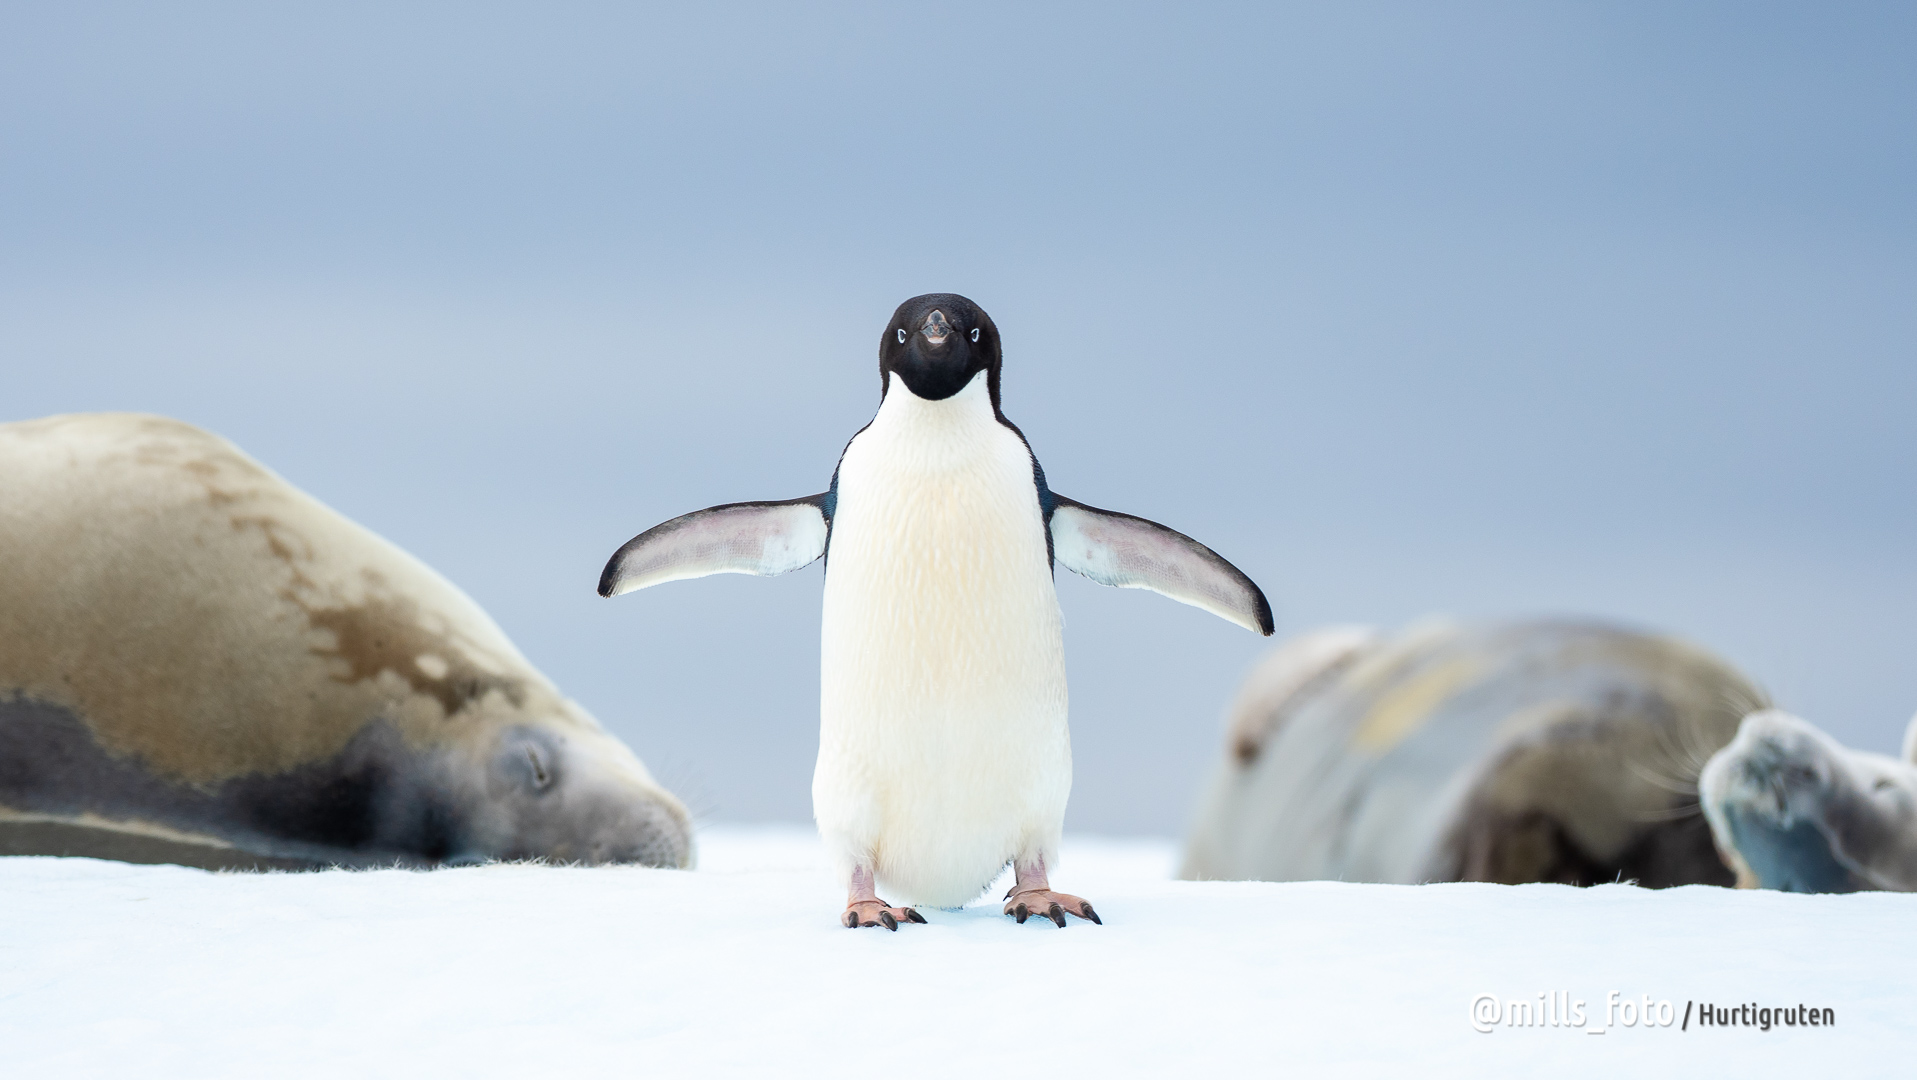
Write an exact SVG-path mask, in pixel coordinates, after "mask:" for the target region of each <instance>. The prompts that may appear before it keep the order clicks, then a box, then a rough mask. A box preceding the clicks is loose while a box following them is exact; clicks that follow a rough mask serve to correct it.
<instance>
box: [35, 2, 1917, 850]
mask: <svg viewBox="0 0 1917 1080" xmlns="http://www.w3.org/2000/svg"><path fill="white" fill-rule="evenodd" d="M264 7H265V6H264V5H254V4H237V3H236V4H231V5H222V6H209V5H192V4H170V5H164V6H162V5H136V4H125V5H111V4H87V5H44V4H26V3H6V4H4V6H0V11H3V12H4V15H3V16H0V419H17V418H24V417H31V416H39V415H44V414H47V413H53V412H66V411H75V410H95V409H132V410H143V411H151V412H160V413H167V414H171V415H174V416H179V417H182V418H184V419H187V420H191V421H193V422H195V423H198V424H201V425H204V426H206V427H209V428H211V429H213V430H215V431H218V432H220V433H222V434H224V435H227V436H228V437H230V438H232V439H234V440H235V441H237V442H238V443H239V444H240V445H241V446H242V447H244V448H245V449H246V450H248V451H249V452H251V453H252V454H254V455H255V456H256V457H258V458H260V459H261V460H263V461H265V462H266V463H267V464H269V465H270V466H272V467H273V468H275V469H277V470H278V471H279V472H281V473H282V474H283V475H285V476H286V477H287V478H289V479H290V480H292V481H293V482H294V483H296V484H299V485H300V486H302V487H304V488H306V489H307V490H309V491H311V492H313V493H314V494H316V495H317V496H319V497H320V498H321V499H323V500H325V501H326V502H328V503H330V504H331V505H333V506H334V507H336V508H338V509H339V510H341V511H343V512H345V513H346V514H348V515H350V516H352V517H354V518H356V519H358V520H359V521H361V522H363V523H365V524H366V525H368V526H370V527H371V528H373V529H375V530H376V531H378V532H380V533H382V534H384V535H386V536H387V537H389V538H391V539H393V540H394V541H396V542H398V543H399V544H401V545H402V546H404V547H406V548H408V549H409V550H411V551H413V552H415V553H416V554H418V555H420V556H421V557H423V558H424V559H425V560H426V561H428V562H429V563H431V564H433V565H434V566H436V567H438V568H439V569H440V570H441V571H443V572H444V573H446V574H447V575H448V576H449V577H451V578H452V579H453V580H454V581H455V582H457V583H458V584H459V585H460V586H462V587H463V588H464V589H465V590H466V591H467V592H469V593H471V594H472V595H473V596H474V597H475V598H477V599H478V600H479V601H480V602H481V603H482V604H484V605H485V606H486V607H487V608H488V609H489V610H490V611H491V612H492V613H493V614H494V616H495V617H496V618H497V619H498V620H499V621H500V623H501V624H502V625H503V626H504V627H505V628H506V630H507V632H508V633H509V634H511V635H512V636H513V637H514V639H515V640H516V641H518V643H519V644H520V646H521V647H522V648H523V649H524V650H525V651H526V653H527V654H528V655H529V656H530V657H531V658H532V659H533V661H534V662H535V663H536V664H538V665H539V666H541V667H542V668H543V669H544V670H545V671H546V672H547V673H548V674H549V675H551V676H552V677H553V678H554V679H555V680H556V681H557V682H558V683H559V684H560V686H561V687H562V688H563V689H565V690H566V691H567V692H568V693H570V694H571V695H573V696H574V697H576V698H578V699H579V700H580V701H582V702H583V703H584V704H585V705H586V706H587V707H588V708H589V709H591V710H592V711H593V712H594V713H595V714H596V715H598V716H599V717H600V718H601V719H602V720H603V721H605V722H606V723H607V724H608V725H609V726H610V727H611V728H613V729H614V730H615V731H617V732H618V733H619V734H620V735H622V736H624V737H625V738H626V739H627V740H628V741H630V742H631V743H632V744H633V745H634V747H635V748H636V749H637V750H638V751H639V752H640V754H641V756H643V757H644V758H645V759H646V760H647V761H648V762H649V763H650V764H651V765H652V766H653V768H654V770H655V771H656V772H657V773H658V774H659V775H660V776H661V778H662V779H663V780H664V781H665V782H666V783H668V784H669V785H671V786H673V787H674V788H675V789H676V790H678V791H680V792H681V793H682V794H683V795H684V796H685V797H686V798H687V799H688V801H689V802H690V803H691V804H692V805H693V806H694V807H695V809H696V810H698V811H699V812H700V813H701V814H702V815H704V817H705V818H706V819H707V820H759V819H773V818H783V819H795V820H803V819H805V818H806V817H808V816H809V813H810V802H809V789H810V781H811V770H812V756H813V753H814V750H815V748H816V738H817V734H816V733H817V694H818V666H817V665H818V657H817V650H818V617H819V597H820V577H819V571H818V569H817V568H816V567H815V568H812V569H810V570H806V571H802V572H800V573H797V574H793V575H790V576H788V577H785V578H779V579H771V580H762V579H752V578H740V577H724V578H710V579H706V580H703V581H695V582H684V583H676V584H671V585H667V586H663V587H660V588H657V589H653V590H648V591H646V592H643V593H639V594H635V595H631V596H626V597H622V598H620V599H618V600H616V601H605V600H601V599H599V598H598V597H597V596H596V595H594V592H593V586H594V584H595V583H596V581H597V578H598V574H599V570H600V567H601V566H602V565H603V563H604V561H605V559H606V557H607V556H608V555H610V554H611V552H612V551H613V550H614V549H615V548H616V547H617V546H618V545H619V544H620V543H622V542H623V541H625V540H626V539H627V538H629V537H630V536H632V535H633V534H634V533H636V532H638V531H640V530H641V529H644V528H646V527H647V526H650V525H652V524H654V523H656V522H658V521H660V520H662V519H664V518H667V517H671V516H673V515H675V514H678V513H682V512H684V511H687V510H692V509H696V508H699V507H702V506H707V505H711V504H714V503H719V502H730V501H737V500H743V499H766V498H784V497H792V496H798V495H804V494H809V493H812V492H815V491H819V490H821V489H823V488H824V487H825V486H826V483H827V480H828V479H829V477H830V475H831V472H832V467H833V464H834V462H835V461H836V459H837V455H838V453H839V450H840V448H841V447H842V446H843V445H844V443H845V441H846V439H847V438H848V437H849V436H850V435H851V434H852V433H853V432H854V431H855V430H857V428H858V427H859V426H860V425H861V424H863V423H864V422H865V421H866V420H867V419H868V418H869V417H870V415H871V413H872V410H873V409H874V407H875V406H876V403H877V396H878V381H877V373H876V363H877V347H878V336H879V332H880V331H881V330H882V329H883V328H884V326H885V321H886V319H887V318H888V317H889V316H890V314H891V311H892V308H893V307H894V306H895V305H896V304H897V303H898V302H899V301H900V300H903V299H905V298H906V297H908V296H912V295H914V294H917V293H922V292H931V291H956V292H962V293H965V294H966V295H968V296H970V297H972V298H973V299H974V300H976V301H978V302H979V303H980V304H981V305H983V306H984V307H985V308H986V310H988V311H989V312H991V314H992V315H993V317H994V318H995V320H996V321H997V323H998V325H999V327H1000V328H1001V331H1002V333H1003V335H1004V339H1005V343H1006V347H1005V354H1006V360H1005V365H1006V366H1005V376H1004V387H1005V409H1006V412H1007V414H1008V415H1009V416H1011V418H1012V419H1014V420H1015V421H1017V422H1018V423H1019V424H1020V425H1021V426H1022V427H1023V428H1024V430H1025V432H1026V434H1027V435H1028V436H1029V437H1030V439H1031V442H1032V445H1033V447H1034V449H1035V450H1036V452H1037V454H1038V455H1039V458H1040V460H1041V461H1042V462H1043V463H1044V465H1045V468H1046V471H1047V474H1048V476H1049V477H1050V478H1051V480H1052V483H1053V486H1054V487H1055V488H1057V489H1058V490H1059V491H1061V492H1063V493H1064V494H1067V495H1070V496H1072V497H1074V498H1077V499H1080V500H1082V501H1086V502H1090V503H1093V504H1096V505H1100V506H1106V507H1111V508H1113V509H1119V510H1124V511H1128V512H1131V513H1136V514H1140V515H1143V516H1146V517H1151V518H1154V519H1157V520H1160V521H1163V522H1165V523H1167V524H1169V525H1171V526H1173V527H1175V528H1178V529H1181V530H1183V531H1185V532H1188V533H1190V534H1192V535H1194V536H1196V537H1197V538H1199V539H1200V540H1202V541H1204V542H1206V543H1208V544H1210V545H1211V546H1213V547H1214V548H1216V549H1217V550H1218V551H1219V552H1221V553H1222V554H1224V555H1225V556H1226V557H1227V558H1229V559H1231V560H1233V561H1234V562H1236V563H1237V564H1238V565H1239V566H1240V567H1242V568H1244V569H1245V570H1246V571H1247V572H1248V573H1250V574H1251V575H1252V577H1253V578H1254V579H1256V580H1257V581H1258V582H1259V583H1260V584H1261V585H1262V586H1263V587H1264V589H1265V591H1266V592H1267V594H1269V595H1270V597H1271V599H1272V602H1273V606H1274V607H1275V609H1276V611H1277V617H1278V622H1279V630H1280V633H1285V632H1291V631H1297V630H1301V629H1305V628H1308V627H1311V626H1314V625H1317V624H1322V623H1326V622H1349V621H1361V622H1370V623H1376V624H1379V625H1384V626H1396V625H1402V624H1403V623H1405V622H1407V621H1409V620H1412V619H1415V618H1418V617H1420V616H1424V615H1427V614H1432V613H1448V614H1452V615H1456V616H1460V617H1473V618H1478V617H1486V618H1490V617H1496V618H1504V617H1518V616H1526V615H1537V614H1573V615H1590V616H1595V617H1602V618H1606V619H1612V620H1621V621H1624V622H1626V623H1630V624H1633V625H1641V626H1645V627H1651V628H1656V629H1660V630H1665V631H1669V632H1672V633H1676V634H1680V635H1683V636H1686V637H1688V638H1691V639H1693V640H1695V641H1697V642H1699V643H1702V644H1704V645H1706V646H1708V647H1710V648H1712V649H1714V650H1716V651H1718V652H1719V653H1721V654H1722V655H1724V656H1726V657H1727V658H1729V659H1730V660H1732V661H1733V662H1735V663H1737V664H1738V665H1739V666H1741V667H1742V668H1743V669H1744V670H1745V671H1746V672H1748V673H1749V674H1750V675H1751V676H1752V677H1753V678H1755V679H1757V680H1758V681H1759V682H1761V683H1762V684H1764V685H1765V686H1767V687H1769V688H1770V690H1771V692H1772V693H1773V694H1774V696H1775V697H1776V698H1777V699H1778V700H1779V702H1780V703H1781V704H1783V705H1784V706H1786V707H1788V708H1791V709H1793V710H1794V711H1797V712H1799V713H1801V714H1802V715H1804V716H1805V717H1807V718H1809V719H1810V720H1812V721H1813V722H1815V723H1818V724H1820V725H1822V726H1824V727H1825V728H1826V729H1828V730H1830V731H1832V732H1833V733H1835V734H1837V735H1838V736H1839V737H1840V738H1842V739H1845V740H1846V741H1849V742H1851V743H1853V744H1857V745H1862V746H1865V747H1869V748H1871V749H1877V750H1892V749H1894V747H1895V745H1896V743H1897V740H1898V738H1899V736H1900V735H1901V732H1902V730H1903V726H1904V724H1905V722H1906V721H1907V720H1908V719H1909V717H1910V716H1911V714H1912V712H1913V710H1917V621H1914V619H1913V614H1914V613H1917V564H1914V563H1913V557H1914V556H1917V545H1914V544H1913V539H1914V538H1917V505H1914V503H1913V496H1914V495H1917V428H1914V427H1913V418H1914V417H1917V409H1914V408H1913V406H1917V243H1913V241H1917V212H1914V211H1917V7H1912V6H1911V5H1908V4H1884V5H1870V4H1845V5H1841V6H1839V5H1813V4H1794V5H1762V4H1753V3H1729V4H1719V5H1712V4H1686V5H1674V4H1666V3H1656V4H1642V5H1626V4H1540V3H1512V4H1491V5H1485V4H1430V3H1411V4H1403V5H1364V4H1335V5H1333V4H1310V5H1290V6H1286V5H1276V4H1258V5H1245V6H1242V7H1241V6H1201V5H1196V4H1167V5H1163V6H1162V7H1157V8H1136V7H1127V6H1122V5H1116V4H1110V3H1100V4H1085V5H1076V6H1065V5H1058V6H1048V7H1045V8H1044V9H1043V10H1038V9H1036V7H1035V6H1034V5H1029V4H1008V5H1002V6H1000V5H988V4H967V5H963V6H957V5H954V6H948V7H945V8H940V9H933V8H916V7H914V8H908V7H905V6H886V5H869V6H826V5H790V6H787V5H721V4H706V5H674V6H673V7H672V8H662V9H661V10H659V11H656V12H650V13H648V12H643V11H635V10H634V9H633V6H632V5H567V4H543V5H530V6H528V5H519V6H514V7H506V6H496V7H494V6H486V5H478V4H470V3H462V4H447V5H443V6H437V7H428V6H421V5H392V4H367V5H348V4H328V5H321V6H319V7H316V8H311V9H306V10H301V11H290V10H275V11H267V10H263V9H264ZM694 8H696V10H678V9H694ZM1059 591H1060V594H1061V599H1062V602H1063V604H1064V607H1065V612H1066V619H1067V640H1068V651H1069V662H1070V665H1071V678H1072V698H1073V713H1072V720H1073V736H1074V742H1075V746H1076V750H1077V753H1076V760H1077V784H1076V787H1075V791H1074V795H1073V803H1072V810H1071V816H1070V818H1069V821H1068V825H1069V827H1071V828H1074V829H1079V830H1096V831H1105V832H1150V833H1159V834H1166V835H1173V834H1176V833H1178V832H1179V831H1181V830H1182V828H1183V827H1184V824H1185V821H1186V815H1187V813H1188V811H1189V808H1190V806H1191V804H1192V801H1193V798H1194V795H1195V790H1196V787H1197V785H1198V784H1199V782H1200V781H1201V779H1202V778H1203V777H1204V776H1205V774H1206V773H1207V772H1208V771H1209V770H1210V769H1211V767H1212V765H1213V762H1214V761H1215V759H1216V758H1217V757H1218V756H1219V754H1220V752H1221V738H1220V724H1221V711H1222V709H1223V707H1224V705H1225V703H1226V701H1227V700H1228V699H1229V698H1230V696H1231V694H1232V692H1233V690H1234V688H1235V685H1236V682H1237V680H1238V678H1239V677H1240V676H1241V674H1242V673H1243V671H1244V670H1245V668H1246V667H1247V666H1248V665H1249V664H1250V663H1252V662H1253V661H1254V659H1255V658H1256V657H1257V656H1258V655H1259V654H1260V652H1261V650H1262V649H1264V648H1265V647H1267V643H1265V642H1262V641H1260V640H1259V639H1257V638H1255V637H1253V636H1252V635H1250V634H1247V633H1245V632H1244V631H1242V630H1240V629H1238V628H1236V627H1233V626H1230V625H1228V624H1226V623H1224V622H1222V621H1220V620H1218V619H1215V618H1213V617H1211V616H1208V615H1205V614H1204V613H1202V612H1199V611H1196V610H1195V609H1191V608H1186V607H1181V606H1179V605H1176V604H1173V603H1171V602H1170V601H1167V600H1164V599H1162V598H1159V597H1155V596H1152V595H1149V594H1145V593H1138V592H1129V591H1125V592H1121V591H1118V590H1106V589H1100V588H1098V587H1097V586H1093V585H1090V584H1089V583H1086V582H1084V581H1082V580H1080V579H1076V578H1073V577H1072V576H1071V575H1069V574H1061V575H1060V582H1059Z"/></svg>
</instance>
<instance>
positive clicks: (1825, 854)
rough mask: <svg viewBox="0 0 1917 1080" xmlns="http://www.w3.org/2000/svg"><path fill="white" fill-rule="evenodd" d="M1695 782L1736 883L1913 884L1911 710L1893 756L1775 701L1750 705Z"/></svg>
mask: <svg viewBox="0 0 1917 1080" xmlns="http://www.w3.org/2000/svg"><path fill="white" fill-rule="evenodd" d="M1698 788H1699V790H1700V792H1701V797H1702V799H1703V802H1704V814H1705V816H1706V818H1707V819H1708V820H1709V821H1710V823H1711V831H1712V833H1713V834H1715V835H1716V837H1717V845H1718V848H1719V850H1721V851H1722V852H1723V853H1724V859H1725V861H1726V862H1728V863H1730V864H1731V867H1732V868H1733V869H1734V870H1736V872H1737V883H1738V884H1739V885H1741V886H1744V887H1746V888H1765V889H1781V890H1783V891H1785V892H1806V893H1833V892H1859V891H1863V890H1869V889H1884V890H1891V891H1895V892H1917V718H1913V719H1912V720H1911V724H1910V727H1909V728H1908V729H1907V730H1906V731H1905V733H1904V752H1903V757H1902V759H1901V760H1900V759H1898V758H1893V757H1890V756H1888V755H1885V754H1872V753H1868V752H1866V751H1862V750H1852V749H1849V748H1847V747H1845V746H1844V745H1843V744H1842V743H1839V742H1838V741H1837V740H1836V739H1833V738H1831V737H1830V736H1829V735H1827V734H1825V733H1824V732H1823V731H1820V730H1819V729H1818V728H1816V727H1814V726H1812V725H1811V724H1810V723H1808V722H1806V721H1804V720H1801V719H1799V718H1798V717H1795V716H1792V715H1791V714H1790V713H1787V712H1783V711H1781V710H1777V709H1767V710H1764V711H1762V712H1755V713H1752V714H1751V715H1749V716H1747V717H1745V718H1744V722H1743V724H1742V725H1741V726H1739V728H1738V729H1737V738H1735V739H1733V740H1731V744H1730V745H1729V746H1726V747H1725V748H1724V749H1722V750H1719V751H1718V752H1717V754H1716V755H1715V756H1713V757H1712V758H1711V760H1710V761H1709V763H1707V764H1706V765H1705V766H1704V773H1703V775H1702V776H1701V777H1699V779H1698Z"/></svg>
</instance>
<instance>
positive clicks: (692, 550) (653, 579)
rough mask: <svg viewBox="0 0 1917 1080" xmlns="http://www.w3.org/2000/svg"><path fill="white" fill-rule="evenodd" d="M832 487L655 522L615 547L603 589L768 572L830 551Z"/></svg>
mask: <svg viewBox="0 0 1917 1080" xmlns="http://www.w3.org/2000/svg"><path fill="white" fill-rule="evenodd" d="M831 507H832V494H831V492H826V493H824V494H820V495H808V496H806V497H805V498H803V499H788V500H786V501H785V502H747V503H728V504H726V505H725V506H714V507H711V508H710V509H706V510H697V511H694V512H693V513H690V514H683V515H681V516H679V517H676V518H673V519H672V520H671V521H668V522H665V523H664V524H661V525H654V526H653V527H652V528H650V529H647V530H646V531H645V532H642V533H640V534H639V535H638V536H635V537H633V538H632V539H631V540H628V541H626V543H625V546H624V547H621V548H620V549H619V550H618V551H616V552H614V553H613V556H612V558H611V559H610V560H609V561H608V562H607V563H606V569H605V572H604V573H601V574H600V575H599V595H600V596H618V595H619V594H621V593H629V592H632V591H633V590H634V589H643V588H645V587H647V586H648V585H658V584H660V583H661V582H666V581H684V580H686V579H687V578H699V577H705V576H707V575H708V574H756V575H758V576H760V577H771V576H772V575H774V574H784V573H787V572H789V571H792V570H797V569H799V568H800V567H802V566H807V565H810V564H811V563H812V562H813V561H814V560H816V559H817V558H818V557H819V556H821V555H823V554H825V541H826V537H827V535H828V534H829V531H830V527H831V521H832V510H831Z"/></svg>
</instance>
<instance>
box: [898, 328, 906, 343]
mask: <svg viewBox="0 0 1917 1080" xmlns="http://www.w3.org/2000/svg"><path fill="white" fill-rule="evenodd" d="M899 344H901V345H903V344H905V330H904V328H902V327H901V328H900V330H899Z"/></svg>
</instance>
